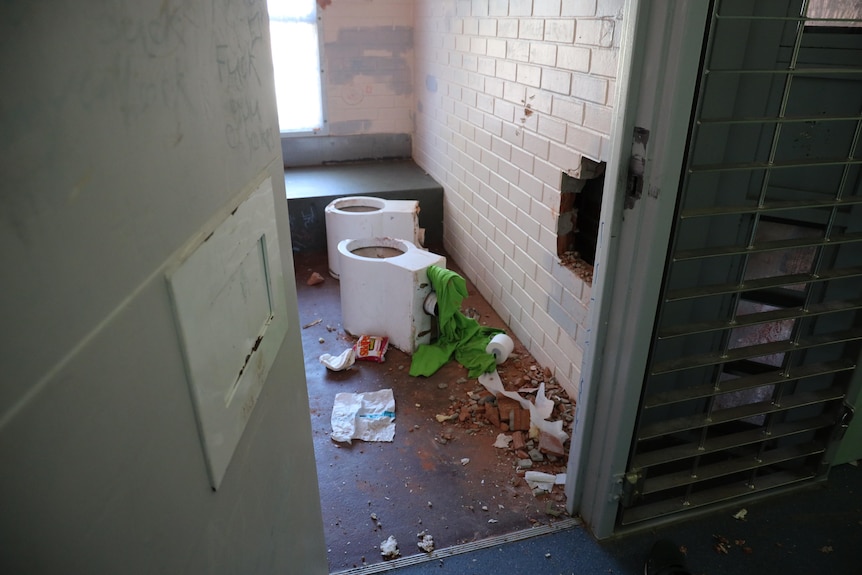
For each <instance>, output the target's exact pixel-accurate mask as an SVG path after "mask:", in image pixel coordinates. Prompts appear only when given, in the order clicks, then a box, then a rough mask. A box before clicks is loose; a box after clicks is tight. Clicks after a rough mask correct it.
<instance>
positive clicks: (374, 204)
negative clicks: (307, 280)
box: [324, 196, 425, 279]
mask: <svg viewBox="0 0 862 575" xmlns="http://www.w3.org/2000/svg"><path fill="white" fill-rule="evenodd" d="M324 215H325V220H326V251H327V255H328V257H329V273H330V274H331V275H332V277H334V278H336V279H338V278H339V277H340V276H341V273H340V270H339V261H338V243H339V242H340V241H341V240H346V239H348V238H374V237H381V238H382V237H389V238H402V239H405V240H407V241H409V242H412V243H413V244H414V245H416V246H419V247H421V246H422V244H424V243H425V238H424V236H425V230H424V229H422V228H420V227H419V202H418V201H416V200H384V199H382V198H373V197H369V196H350V197H347V198H339V199H337V200H333V201H332V202H330V203H329V205H328V206H326V210H325V213H324Z"/></svg>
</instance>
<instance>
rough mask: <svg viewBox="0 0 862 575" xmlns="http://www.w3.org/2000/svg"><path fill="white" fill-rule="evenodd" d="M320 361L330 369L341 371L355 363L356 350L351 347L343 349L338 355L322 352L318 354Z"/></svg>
mask: <svg viewBox="0 0 862 575" xmlns="http://www.w3.org/2000/svg"><path fill="white" fill-rule="evenodd" d="M318 359H320V363H322V364H323V365H325V366H326V368H327V369H330V370H332V371H342V370H345V369H347V368H349V367H350V366H351V365H353V364H354V363H356V350H354V349H353V348H352V347H350V348H347V349H345V350H344V351H343V352H341V353H340V354H339V355H330V354H328V353H324V354H323V355H321V356H320V358H318Z"/></svg>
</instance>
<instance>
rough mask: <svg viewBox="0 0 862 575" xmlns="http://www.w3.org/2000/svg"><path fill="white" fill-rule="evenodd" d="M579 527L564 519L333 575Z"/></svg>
mask: <svg viewBox="0 0 862 575" xmlns="http://www.w3.org/2000/svg"><path fill="white" fill-rule="evenodd" d="M579 525H581V519H580V517H571V518H569V519H564V520H562V521H558V522H556V523H552V524H550V525H542V526H540V527H531V528H529V529H523V530H521V531H515V532H514V533H508V534H506V535H497V536H495V537H489V538H488V539H482V540H480V541H471V542H470V543H462V544H461V545H453V546H452V547H446V548H444V549H437V550H434V551H432V552H431V553H420V554H417V555H411V556H409V557H401V558H398V559H393V560H391V561H383V562H382V563H373V564H371V565H364V566H362V567H354V568H352V569H345V570H344V571H336V572H334V573H332V574H331V575H371V574H372V573H384V572H386V571H391V570H392V569H398V568H399V567H407V566H410V565H419V564H420V563H427V562H428V561H435V560H443V559H445V558H446V557H454V556H455V555H461V554H463V553H470V552H471V551H479V550H480V549H488V548H490V547H496V546H498V545H502V544H504V543H514V542H515V541H523V540H524V539H530V538H532V537H539V536H541V535H549V534H551V533H556V532H558V531H565V530H566V529H571V528H573V527H577V526H579Z"/></svg>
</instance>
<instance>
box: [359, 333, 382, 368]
mask: <svg viewBox="0 0 862 575" xmlns="http://www.w3.org/2000/svg"><path fill="white" fill-rule="evenodd" d="M353 349H354V350H356V359H358V360H361V361H375V362H377V363H383V362H384V361H386V359H385V357H384V356H385V355H386V350H387V349H389V338H388V337H386V336H383V337H381V336H376V335H361V336H359V339H358V340H356V343H355V344H354V345H353Z"/></svg>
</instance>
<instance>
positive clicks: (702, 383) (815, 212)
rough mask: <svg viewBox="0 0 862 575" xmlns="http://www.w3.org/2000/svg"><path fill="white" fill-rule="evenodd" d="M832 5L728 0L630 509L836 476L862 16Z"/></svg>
mask: <svg viewBox="0 0 862 575" xmlns="http://www.w3.org/2000/svg"><path fill="white" fill-rule="evenodd" d="M816 9H819V8H818V5H812V6H809V5H808V2H805V1H803V0H796V1H793V0H765V1H760V0H759V1H758V2H750V1H749V0H736V1H716V2H715V3H714V6H713V9H712V16H711V22H710V24H709V26H708V30H709V32H708V37H707V39H706V41H705V46H704V57H703V65H702V70H701V78H700V83H699V87H698V91H697V101H696V103H695V109H694V112H693V121H692V127H691V132H690V137H689V145H688V152H687V159H686V162H685V173H684V176H683V183H682V188H681V191H680V195H679V202H678V206H677V213H676V218H675V224H674V231H673V234H672V239H671V244H670V246H671V247H670V250H669V255H668V263H667V267H666V270H665V276H664V280H663V286H662V290H661V296H660V301H659V309H658V316H657V317H658V319H657V322H656V327H655V331H654V337H653V341H652V343H651V350H650V358H649V362H648V367H647V373H646V376H645V383H644V388H643V395H642V398H641V403H640V408H639V414H638V421H637V425H636V428H635V436H634V438H633V441H632V449H631V452H630V453H631V454H630V457H629V464H628V467H627V472H626V476H625V480H624V481H623V486H624V487H623V494H622V497H621V500H620V502H621V504H620V509H619V514H618V523H619V524H620V525H623V526H626V525H632V524H635V523H638V522H642V521H648V520H654V519H657V518H661V517H666V516H669V515H672V514H675V513H680V512H684V511H687V510H690V509H694V508H699V507H703V506H707V505H714V504H718V503H722V502H724V503H727V502H729V501H733V500H735V499H739V498H744V497H748V496H751V495H752V494H758V493H762V492H764V491H767V490H774V489H776V488H780V487H785V486H789V485H793V484H801V483H802V482H807V481H811V480H815V479H818V478H822V477H823V476H824V474H825V473H826V472H827V470H828V465H829V461H830V456H831V451H832V450H834V449H835V446H836V442H837V440H838V439H840V435H841V430H842V429H843V428H846V424H847V421H848V419H849V418H850V417H851V416H852V412H851V410H850V409H849V406H848V405H847V401H846V394H847V391H848V389H849V388H850V387H851V386H852V387H854V388H855V387H858V379H859V377H860V372H862V370H857V362H858V361H859V357H860V347H862V346H860V343H862V142H860V139H862V136H861V135H860V134H862V28H859V27H857V26H858V24H859V22H858V21H857V22H849V21H842V20H823V19H821V20H815V19H812V17H813V16H819V15H820V14H821V13H817V12H815V10H816ZM854 17H855V18H860V15H858V14H856V15H854Z"/></svg>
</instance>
